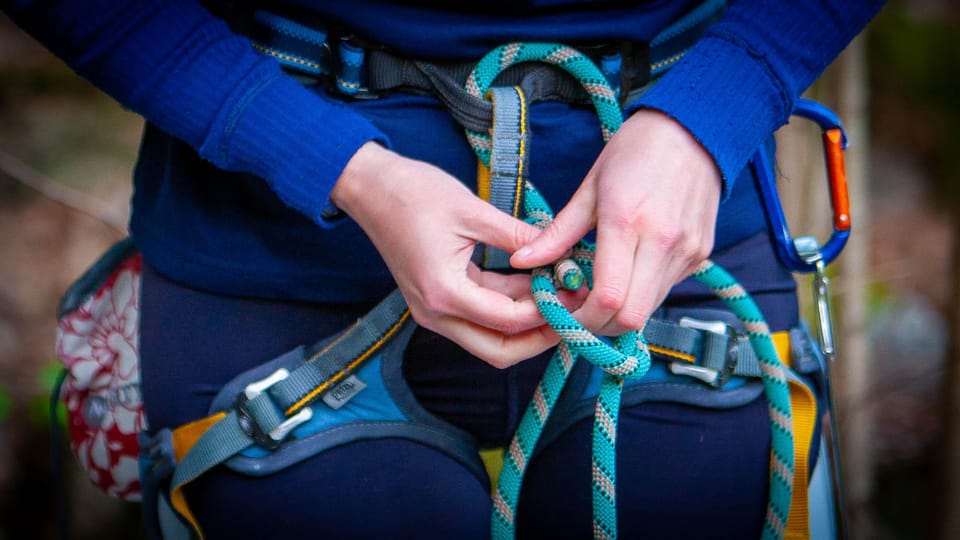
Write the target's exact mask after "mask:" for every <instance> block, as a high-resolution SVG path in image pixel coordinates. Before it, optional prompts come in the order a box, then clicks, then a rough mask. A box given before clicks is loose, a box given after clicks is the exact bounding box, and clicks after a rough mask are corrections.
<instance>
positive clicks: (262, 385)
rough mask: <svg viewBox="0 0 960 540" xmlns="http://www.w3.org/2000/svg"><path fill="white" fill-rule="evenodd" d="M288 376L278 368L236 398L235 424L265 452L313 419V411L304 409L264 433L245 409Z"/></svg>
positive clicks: (307, 408) (253, 383)
mask: <svg viewBox="0 0 960 540" xmlns="http://www.w3.org/2000/svg"><path fill="white" fill-rule="evenodd" d="M289 376H290V372H289V371H287V370H286V369H284V368H280V369H278V370H276V371H274V372H273V373H271V374H270V375H268V376H267V377H265V378H263V379H260V380H259V381H254V382H252V383H250V384H248V385H247V386H246V388H244V389H243V392H242V393H241V394H240V395H239V396H237V403H236V411H237V422H238V423H239V424H240V429H241V430H242V431H243V432H244V434H246V435H247V436H248V437H250V438H251V439H253V440H254V442H256V443H257V445H258V446H261V447H263V448H266V449H267V450H275V449H277V448H278V447H279V446H280V445H281V444H282V443H283V440H284V439H286V438H287V436H288V435H290V433H291V432H292V431H293V430H294V429H296V428H297V427H298V426H300V425H301V424H304V423H305V422H307V421H309V420H310V419H311V418H313V409H311V408H310V407H304V408H303V409H300V410H299V411H297V413H296V414H294V415H293V416H290V417H288V418H287V419H286V420H284V421H283V422H281V423H280V425H278V426H277V427H275V428H273V429H272V430H270V431H269V432H265V431H263V429H262V428H261V427H260V424H258V423H257V421H256V419H254V417H253V415H252V414H251V413H250V411H249V410H248V409H247V403H248V402H249V401H250V400H252V399H254V398H256V397H257V396H259V395H260V394H262V393H264V392H265V391H266V390H267V389H268V388H270V387H271V386H273V385H274V384H276V383H278V382H280V381H282V380H284V379H286V378H287V377H289Z"/></svg>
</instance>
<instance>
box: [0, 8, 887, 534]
mask: <svg viewBox="0 0 960 540" xmlns="http://www.w3.org/2000/svg"><path fill="white" fill-rule="evenodd" d="M244 4H245V3H243V2H227V1H224V2H208V3H207V5H201V3H200V2H195V1H190V0H166V1H163V2H158V1H149V0H138V1H131V2H102V1H97V2H90V1H89V0H87V1H83V2H81V1H78V0H62V1H52V2H39V1H35V0H14V1H12V2H7V3H5V5H4V9H5V11H6V12H7V13H8V14H9V15H10V16H11V17H12V18H13V20H14V21H15V22H17V23H18V24H19V25H21V26H22V27H23V28H25V29H26V30H27V31H28V32H30V33H31V34H32V35H34V36H35V37H36V38H37V39H39V40H40V41H41V42H42V43H44V44H45V45H46V46H48V47H49V48H50V49H51V50H52V51H54V52H55V53H56V54H57V55H59V56H60V57H61V58H63V59H64V60H65V61H66V62H67V64H68V65H69V66H70V67H71V68H73V69H74V70H76V71H77V72H78V73H79V74H80V75H82V76H84V77H86V78H88V79H89V80H90V81H92V82H93V83H94V84H96V85H97V86H98V87H100V88H101V89H102V90H103V91H105V92H106V93H107V94H109V95H111V96H113V97H114V98H115V99H117V100H118V101H119V102H120V103H121V104H123V105H124V106H126V107H129V108H130V109H132V110H134V111H136V112H137V113H139V114H141V115H143V117H144V118H145V119H146V120H147V125H146V128H145V131H144V134H143V140H142V144H141V148H140V154H139V160H138V163H137V166H136V170H135V172H134V186H135V191H134V195H133V199H132V208H133V212H132V217H131V222H130V232H131V235H132V237H133V239H134V241H135V243H136V245H137V248H138V249H139V250H140V251H141V252H142V254H143V258H144V270H143V276H142V285H141V287H142V288H141V315H140V317H141V323H140V324H141V328H140V361H141V369H142V385H143V396H144V401H145V408H146V413H147V418H148V421H149V424H150V429H151V430H157V429H161V428H164V427H168V428H169V427H176V426H179V425H182V424H184V423H186V422H189V421H191V420H194V419H197V418H200V417H202V416H204V415H206V414H207V411H208V409H209V406H210V402H211V400H212V399H213V396H214V395H215V394H216V393H217V392H218V391H219V389H220V388H221V387H223V385H224V384H225V383H226V382H227V381H229V380H230V379H232V378H233V377H234V376H236V375H237V374H238V373H241V372H243V371H246V370H248V369H250V368H252V367H254V366H257V365H259V364H261V363H263V362H264V361H266V360H267V359H270V358H273V357H275V356H278V355H279V354H281V353H283V352H285V351H287V350H289V349H291V348H293V347H295V346H297V345H301V344H305V343H312V342H315V341H317V340H318V339H320V338H321V337H324V336H329V335H333V334H335V333H337V332H339V331H341V330H342V329H343V328H345V327H347V326H348V325H349V324H350V323H352V322H353V321H354V320H355V319H356V318H357V317H358V316H360V315H362V314H363V313H365V312H366V311H367V310H369V309H370V307H371V306H372V305H373V303H374V302H376V301H378V300H379V299H381V298H383V297H384V296H386V295H387V293H388V292H389V291H391V290H392V289H394V288H395V287H399V289H400V291H401V292H402V294H403V297H404V299H405V300H406V302H407V304H408V305H409V308H410V311H411V313H412V316H413V318H414V319H415V320H416V322H417V323H418V324H419V325H420V327H421V328H420V329H419V330H417V332H416V334H415V335H414V337H413V338H412V340H411V342H410V344H409V346H408V348H407V351H406V356H405V360H404V364H403V375H404V377H405V379H406V383H407V384H408V385H409V387H410V388H411V389H412V391H413V393H414V395H415V396H416V399H417V401H418V403H419V406H422V407H423V409H424V410H425V411H428V413H429V414H431V415H433V416H434V417H437V418H439V419H441V420H442V421H443V422H446V423H448V424H449V425H451V426H454V427H455V428H456V429H458V430H462V431H464V432H466V433H469V434H470V436H471V437H472V439H473V440H474V442H475V445H476V447H478V448H491V447H503V446H505V445H506V443H507V442H508V441H509V438H510V436H511V435H512V433H513V431H514V429H515V428H516V425H517V422H518V419H519V414H520V413H521V412H522V410H523V408H524V407H525V406H526V403H527V401H528V400H529V398H530V395H531V394H532V392H533V388H534V386H535V385H536V383H537V381H538V380H539V377H540V375H541V374H542V371H543V368H544V365H545V362H546V359H547V357H548V356H549V350H550V349H551V348H552V347H554V346H555V345H556V344H557V342H558V337H557V335H556V334H555V333H554V332H553V331H552V330H551V329H550V327H549V326H548V325H547V324H546V322H545V320H544V319H543V317H542V315H541V314H540V313H539V311H538V310H537V308H536V305H535V303H534V301H533V298H532V295H531V293H530V277H529V274H528V273H526V272H506V273H502V272H495V271H491V270H485V269H481V268H479V267H477V266H476V265H475V264H474V263H473V262H472V255H473V253H474V249H475V246H476V244H478V243H484V244H489V245H493V246H496V247H498V248H501V249H503V250H505V251H506V252H508V253H511V254H512V256H511V258H510V264H511V265H512V266H513V267H514V268H515V269H518V270H528V269H531V268H534V267H537V266H541V265H545V264H551V263H553V262H554V261H556V260H558V259H559V258H561V257H562V256H564V254H565V253H567V252H568V251H569V250H570V249H571V247H572V246H573V244H574V243H575V242H576V241H578V240H579V239H581V238H583V237H584V236H586V235H588V234H595V239H596V244H597V247H596V258H595V269H594V271H595V274H594V283H593V288H592V290H590V291H582V292H577V293H573V292H568V293H565V294H564V296H563V301H564V302H565V304H566V305H567V306H568V307H569V308H570V309H571V311H572V312H573V314H574V316H575V317H576V318H577V319H578V320H579V321H581V322H582V323H583V324H584V325H585V326H586V327H587V328H588V329H589V330H591V331H592V332H595V333H597V334H602V335H617V334H620V333H623V332H625V331H627V330H631V329H640V328H642V327H643V326H644V324H645V323H646V321H647V320H648V319H649V318H650V317H651V316H652V315H654V314H655V313H667V312H669V311H670V310H672V309H675V310H678V312H680V311H682V310H684V309H692V310H696V309H705V308H710V307H716V302H715V301H714V300H713V299H712V298H711V295H710V293H709V292H707V291H705V290H703V289H702V288H699V287H698V286H697V285H696V284H694V283H693V282H692V281H691V280H690V279H685V278H687V276H688V275H689V273H690V272H691V271H692V269H693V268H694V267H695V266H696V265H697V264H699V263H700V262H701V261H702V260H703V259H704V258H706V257H707V256H708V255H709V256H711V257H713V258H715V259H717V260H718V261H720V262H721V264H722V265H723V266H725V267H726V268H727V269H728V270H729V271H730V272H731V273H732V274H734V275H735V276H736V277H737V278H738V279H739V280H740V281H741V283H743V285H744V286H745V287H746V288H747V290H749V291H750V292H751V293H752V294H753V295H754V297H755V299H756V300H757V302H758V304H759V305H760V307H761V308H762V309H763V311H764V313H765V315H766V316H767V318H768V322H769V324H770V326H771V328H772V329H773V330H784V329H788V328H792V327H794V326H795V325H796V324H797V321H798V314H797V307H796V298H795V286H794V282H793V280H792V277H791V275H790V273H789V272H788V271H787V270H786V269H785V268H784V267H783V266H782V265H780V263H779V262H778V261H777V259H776V257H775V255H774V251H773V249H772V246H771V244H770V240H769V237H768V235H767V232H766V224H765V221H764V217H763V214H762V210H761V206H760V203H759V200H758V195H757V193H756V187H755V185H754V183H753V182H752V181H751V179H750V178H749V170H748V169H746V168H745V166H746V164H747V161H748V159H749V158H750V156H751V155H752V154H753V153H754V152H755V151H756V150H757V149H758V148H760V147H761V146H762V145H763V144H764V143H765V141H768V140H769V138H770V136H771V134H772V132H773V131H774V130H775V129H776V128H778V127H779V126H781V125H783V124H784V123H785V122H786V121H787V118H788V117H789V115H790V112H791V110H792V107H793V103H794V102H795V100H796V99H797V98H798V96H799V95H800V94H801V92H803V91H804V90H805V89H806V88H807V87H808V86H809V85H810V84H811V83H812V82H813V81H814V80H815V79H816V77H818V76H819V74H820V73H821V72H822V70H823V69H825V67H826V66H827V65H828V64H829V62H830V61H831V60H832V59H833V58H834V57H835V56H836V55H837V54H839V52H840V51H841V50H842V49H843V48H844V47H845V46H846V44H847V43H848V42H849V41H850V40H851V39H852V38H853V37H854V36H855V35H856V34H857V33H858V32H859V31H861V30H862V28H863V27H864V26H865V25H866V24H867V22H868V21H869V20H870V19H871V17H872V16H873V15H874V14H875V13H876V12H877V10H878V9H879V8H880V5H881V4H882V2H879V1H869V2H854V3H850V2H840V1H837V0H822V1H817V2H770V1H767V0H741V1H736V2H731V3H730V5H729V6H727V8H726V10H725V11H724V13H723V15H722V17H721V18H720V20H719V21H717V22H716V23H714V24H712V25H710V26H709V27H708V28H707V29H706V30H705V31H704V32H703V35H702V36H700V37H699V39H698V40H697V42H696V44H695V45H693V46H692V47H691V48H690V49H689V51H687V52H686V54H685V55H684V56H683V58H682V60H680V61H678V62H676V64H675V65H674V66H673V67H672V68H671V69H670V70H669V71H668V72H667V73H666V74H664V75H663V76H662V77H660V78H659V79H658V80H657V81H656V83H655V84H652V85H651V86H650V87H649V88H648V89H646V90H645V92H643V93H642V94H641V95H640V96H639V97H637V98H636V99H633V100H632V101H630V102H629V103H627V104H626V106H625V111H626V112H627V113H628V117H627V119H626V121H625V122H624V124H623V127H622V128H621V129H620V130H619V131H618V132H617V133H616V134H615V135H614V136H613V138H612V139H611V140H610V142H609V144H606V145H605V146H604V145H603V143H602V140H601V138H600V130H599V127H598V124H597V119H596V115H595V113H594V112H593V111H592V110H591V109H590V108H589V107H585V106H583V105H582V104H577V103H567V102H564V101H553V100H549V101H542V102H538V103H534V104H532V105H531V106H530V109H529V115H530V125H531V131H532V135H531V139H530V140H531V142H530V145H531V146H530V156H531V158H530V178H531V179H532V180H533V182H534V183H535V184H536V185H537V187H538V188H539V189H540V190H541V192H542V193H543V194H544V196H545V198H546V199H547V200H548V202H549V203H550V204H551V205H552V206H553V208H555V209H559V212H558V213H557V215H556V219H555V220H554V221H553V223H552V224H551V225H550V226H549V227H547V228H546V229H545V230H543V231H540V230H539V229H537V228H536V227H533V226H531V225H528V224H527V223H525V222H523V221H522V220H519V219H516V218H514V217H512V216H510V215H508V214H505V213H502V212H500V211H499V210H497V209H495V208H494V207H492V206H491V205H489V204H488V203H486V202H484V201H483V200H481V199H480V198H478V197H477V196H476V195H475V194H474V189H475V185H476V158H475V157H474V156H473V154H472V152H471V150H470V147H469V146H468V144H467V141H466V139H465V138H464V137H463V134H462V129H461V128H460V126H458V125H457V124H456V123H455V121H454V120H453V119H452V118H451V116H450V114H449V111H448V110H447V109H446V108H445V107H444V106H443V105H442V104H441V102H440V101H439V100H438V99H437V97H436V96H434V95H429V94H425V93H423V92H405V91H402V90H401V91H394V92H388V93H384V95H381V96H378V99H352V98H350V97H349V96H345V95H341V94H338V93H337V92H336V91H335V90H333V89H332V87H331V86H330V85H329V84H322V83H319V84H317V83H316V81H314V84H311V83H307V84H304V81H303V80H299V79H297V78H295V77H294V76H293V75H291V74H290V73H287V72H285V71H284V70H283V69H281V66H280V64H279V63H278V62H277V61H276V60H275V59H274V58H273V57H271V56H269V55H265V54H261V53H260V52H258V51H257V50H255V49H254V48H253V47H251V41H250V38H249V37H247V36H246V35H244V33H243V32H242V29H243V28H242V27H243V26H244V25H243V24H242V23H243V22H244V21H243V20H241V19H242V18H243V16H244V15H243V14H244V13H248V12H249V9H247V7H248V6H245V5H244ZM269 4H271V5H267V4H264V5H263V6H262V8H263V9H267V10H269V11H274V12H280V13H282V14H284V15H285V16H286V17H287V18H289V19H290V20H293V21H296V22H298V23H303V24H305V25H307V26H309V25H310V24H311V23H313V22H316V21H321V22H322V23H323V25H324V26H325V27H326V28H330V29H336V34H338V35H340V36H348V35H349V36H360V37H361V38H362V39H363V41H364V42H366V43H372V44H375V47H382V48H385V49H387V50H390V51H392V52H394V53H396V54H397V55H400V56H403V57H406V58H410V59H422V60H430V61H435V62H441V63H442V62H444V61H458V62H462V61H476V60H477V59H479V58H480V57H481V56H483V55H484V54H485V53H486V52H488V51H489V50H490V49H492V48H494V47H495V46H497V45H500V44H502V43H506V42H510V41H558V42H564V43H575V44H587V45H589V44H598V43H609V42H613V41H616V40H621V41H622V40H626V41H630V42H635V43H649V41H650V40H651V39H652V38H653V37H654V36H656V35H657V33H658V32H659V31H660V30H662V29H663V28H664V27H666V26H667V25H668V24H669V23H670V22H672V21H674V20H676V19H678V18H679V17H681V16H682V15H684V14H685V13H687V12H689V11H690V10H692V9H693V8H695V7H696V6H697V4H698V2H695V1H688V0H669V1H664V2H635V1H626V0H608V1H603V2H587V1H577V0H574V1H559V0H555V1H548V2H521V3H512V2H473V1H466V2H459V3H457V5H456V7H454V6H452V5H446V6H442V5H440V4H433V3H429V2H415V1H404V2H385V1H383V0H354V1H353V2H344V3H340V2H320V1H310V0H291V1H290V2H283V3H269ZM274 4H276V5H274ZM238 20H240V23H239V24H238ZM332 35H334V32H333V31H331V36H332ZM591 231H593V232H592V233H591ZM767 421H768V420H767V413H766V405H765V401H764V399H763V398H762V397H760V396H756V397H755V398H754V399H752V400H751V401H750V402H749V403H746V404H742V405H740V406H737V407H730V408H726V409H714V408H709V407H698V406H696V405H695V404H690V403H677V402H671V401H669V400H665V401H662V400H661V401H651V402H646V403H638V404H635V405H631V406H628V407H626V408H624V409H623V410H622V412H621V427H620V439H619V443H618V444H619V448H620V451H619V457H618V459H619V461H618V469H619V470H620V473H619V485H620V489H621V490H620V491H619V492H618V505H619V507H620V508H621V512H620V513H619V514H620V530H621V534H622V535H623V536H624V537H627V538H632V537H638V536H641V535H642V536H644V537H648V538H659V537H688V536H690V537H692V536H697V537H743V538H749V537H757V536H759V535H760V528H761V527H762V524H763V517H764V516H763V513H764V508H765V502H766V485H767V479H768V474H769V471H768V461H769V460H768V458H769V451H770V442H769V431H768V429H767ZM589 439H590V421H589V419H584V420H581V421H578V422H576V423H575V424H574V425H573V426H571V427H570V428H569V429H567V430H566V431H564V432H563V434H562V435H561V436H559V437H558V438H556V439H555V440H554V441H553V442H551V443H550V444H549V445H548V446H546V447H545V448H544V449H543V450H542V451H541V452H539V453H538V455H537V456H536V457H535V459H534V461H533V462H531V464H530V468H529V471H528V475H527V478H526V480H525V486H524V491H523V493H522V495H521V501H520V508H521V512H520V514H519V518H518V519H519V522H518V527H519V529H518V530H519V535H520V536H521V537H525V538H538V537H556V538H567V537H571V538H580V537H585V536H588V535H589V534H590V527H591V525H590V502H589V501H590V489H589V474H590V472H589V461H590V460H589V446H590V445H589V442H588V441H589ZM186 493H187V497H188V499H189V501H190V504H191V508H193V510H194V513H195V515H196V516H197V519H198V520H199V522H200V524H201V526H202V528H203V530H204V532H205V535H206V537H207V538H226V537H284V536H287V535H292V534H299V535H302V534H311V535H317V534H323V535H327V536H331V537H338V538H349V537H356V538H372V537H393V538H407V537H417V538H453V537H455V538H480V537H485V536H489V530H490V529H489V527H490V524H489V515H490V509H491V502H490V497H489V487H488V485H486V484H485V482H484V481H483V479H478V478H476V475H474V474H473V473H471V472H469V471H467V470H465V468H464V467H463V466H462V465H461V464H459V463H457V462H456V461H455V460H451V459H450V458H449V457H448V456H445V455H443V454H442V453H441V452H438V451H437V450H436V449H433V448H429V447H427V446H424V445H421V444H417V443H415V442H411V441H409V440H404V439H402V438H374V439H369V440H359V441H354V442H351V443H350V444H347V445H344V446H340V447H337V448H333V449H330V450H328V451H325V452H323V453H322V454H318V455H317V456H314V457H313V458H311V459H308V460H305V461H302V462H300V463H297V464H296V465H294V466H291V467H289V468H287V469H284V470H283V471H280V472H278V473H276V474H273V475H269V476H264V477H257V478H252V477H248V476H244V475H241V474H237V473H235V472H233V471H230V470H228V469H226V468H222V467H221V468H217V469H216V470H214V471H211V472H210V473H209V474H207V475H204V476H203V477H201V478H200V479H198V480H197V481H196V482H194V483H192V484H190V485H189V486H188V487H187V490H186ZM691 496H692V498H693V500H691Z"/></svg>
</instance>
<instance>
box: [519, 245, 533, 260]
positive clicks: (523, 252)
mask: <svg viewBox="0 0 960 540" xmlns="http://www.w3.org/2000/svg"><path fill="white" fill-rule="evenodd" d="M532 254H533V248H531V247H529V246H523V247H522V248H520V249H518V250H517V252H516V253H515V255H516V256H517V257H521V258H524V257H529V256H530V255H532Z"/></svg>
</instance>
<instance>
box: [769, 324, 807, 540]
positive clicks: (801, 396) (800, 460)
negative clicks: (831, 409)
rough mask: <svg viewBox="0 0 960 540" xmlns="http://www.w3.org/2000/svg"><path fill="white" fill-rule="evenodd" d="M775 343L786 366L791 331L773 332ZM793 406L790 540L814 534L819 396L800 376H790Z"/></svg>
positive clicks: (805, 537) (788, 522)
mask: <svg viewBox="0 0 960 540" xmlns="http://www.w3.org/2000/svg"><path fill="white" fill-rule="evenodd" d="M773 345H774V347H775V348H776V349H777V355H779V356H780V361H781V362H783V364H784V365H785V366H790V360H791V356H790V334H789V332H777V333H775V334H773ZM787 382H788V383H789V385H790V408H791V409H792V413H793V439H794V442H793V471H794V473H793V496H792V498H791V500H790V517H789V518H788V519H787V529H786V531H784V534H783V537H784V538H785V539H787V540H806V539H809V538H810V505H809V500H808V495H807V481H808V479H809V476H810V475H809V474H808V473H809V459H810V447H811V446H812V442H813V441H812V439H813V431H814V426H815V425H816V422H817V400H816V398H815V397H814V396H813V392H811V391H810V388H808V387H807V385H805V384H804V383H803V382H802V381H801V380H800V379H797V378H796V377H792V378H789V379H788V380H787Z"/></svg>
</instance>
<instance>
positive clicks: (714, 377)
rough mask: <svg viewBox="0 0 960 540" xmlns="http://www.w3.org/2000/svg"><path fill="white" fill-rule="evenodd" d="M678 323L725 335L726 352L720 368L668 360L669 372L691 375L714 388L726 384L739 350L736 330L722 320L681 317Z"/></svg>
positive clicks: (734, 366)
mask: <svg viewBox="0 0 960 540" xmlns="http://www.w3.org/2000/svg"><path fill="white" fill-rule="evenodd" d="M678 324H679V325H680V326H682V327H684V328H693V329H695V330H701V331H704V332H712V333H714V334H720V335H725V336H727V353H726V358H725V362H724V365H723V369H722V370H716V369H713V368H708V367H706V366H700V365H696V364H688V363H685V362H670V364H669V368H670V373H673V374H674V375H684V376H687V377H693V378H694V379H697V380H699V381H701V382H703V383H706V384H708V385H710V386H712V387H714V388H720V387H721V386H723V385H724V384H726V382H727V381H728V380H729V379H730V376H731V375H733V372H734V370H735V369H736V367H737V358H738V354H739V352H740V340H739V335H738V334H737V330H736V329H735V328H734V327H732V326H730V325H729V324H727V323H725V322H723V321H704V320H700V319H694V318H693V317H681V318H680V321H679V322H678Z"/></svg>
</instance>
